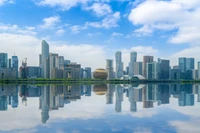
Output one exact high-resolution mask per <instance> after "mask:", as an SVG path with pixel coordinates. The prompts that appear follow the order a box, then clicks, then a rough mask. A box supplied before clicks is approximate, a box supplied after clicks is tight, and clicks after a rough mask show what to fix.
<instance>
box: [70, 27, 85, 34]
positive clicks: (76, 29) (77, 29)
mask: <svg viewBox="0 0 200 133" xmlns="http://www.w3.org/2000/svg"><path fill="white" fill-rule="evenodd" d="M69 28H70V30H71V31H72V33H74V34H77V33H79V32H80V31H81V30H85V29H87V26H81V25H73V26H71V27H69Z"/></svg>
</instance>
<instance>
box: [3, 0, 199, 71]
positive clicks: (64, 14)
mask: <svg viewBox="0 0 200 133" xmlns="http://www.w3.org/2000/svg"><path fill="white" fill-rule="evenodd" d="M155 5H157V6H155ZM100 7H101V8H100ZM162 7H167V8H162ZM172 7H173V8H172ZM199 7H200V2H199V1H198V0H191V1H179V0H171V1H158V0H154V1H143V0H142V1H138V0H136V1H124V0H114V1H110V0H106V1H103V0H96V1H94V2H92V1H89V0H86V1H85V2H83V1H80V0H76V1H74V2H71V3H70V2H69V1H64V2H63V1H61V0H57V1H53V0H50V1H47V0H38V1H23V2H22V1H19V0H7V1H0V12H1V14H0V48H1V51H0V52H6V53H8V55H9V57H11V56H12V55H15V54H16V55H18V58H19V60H22V59H24V58H26V57H27V58H28V64H30V65H32V66H37V65H39V64H38V62H39V59H38V54H39V53H40V44H41V40H43V39H45V40H46V41H47V42H48V43H49V45H50V47H51V48H50V51H54V52H56V53H59V54H61V55H63V56H64V57H65V58H67V59H68V58H69V59H71V60H74V61H75V62H79V63H80V64H82V65H83V67H86V66H91V67H92V68H93V70H94V69H95V68H99V67H104V66H105V62H106V59H114V53H115V52H116V51H122V60H123V62H124V66H127V65H128V63H129V61H130V59H129V53H130V52H131V51H136V52H137V53H138V55H137V56H138V61H142V57H143V56H144V55H151V56H154V57H155V59H156V58H158V57H160V58H162V59H169V60H170V63H171V64H170V65H171V66H174V65H177V61H178V57H187V58H189V57H194V58H195V59H196V62H197V61H200V55H199V54H198V51H199V50H198V49H200V47H199V46H198V43H199V38H200V33H199V32H198V31H199V29H200V27H199V25H198V22H199V17H198V14H199V10H198V8H199ZM143 9H145V10H143ZM30 14H31V15H30ZM80 14H81V15H80ZM167 14H172V15H167ZM183 14H184V15H183ZM77 15H79V16H78V17H77ZM149 16H153V17H149ZM24 18H25V19H24ZM27 20H29V21H27ZM11 40H12V41H11ZM176 44H180V45H176ZM30 53H31V54H30ZM36 57H37V58H36ZM97 59H98V62H95V61H96V60H97ZM93 62H95V63H93ZM195 68H197V65H196V63H195Z"/></svg>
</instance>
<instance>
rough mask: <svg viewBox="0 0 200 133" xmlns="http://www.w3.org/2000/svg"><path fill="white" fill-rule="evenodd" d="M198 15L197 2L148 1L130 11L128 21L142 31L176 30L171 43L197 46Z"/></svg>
mask: <svg viewBox="0 0 200 133" xmlns="http://www.w3.org/2000/svg"><path fill="white" fill-rule="evenodd" d="M199 14H200V1H199V0H191V1H182V0H171V1H158V0H151V1H150V0H148V1H145V2H143V3H141V4H139V5H137V6H136V7H135V8H133V9H132V11H131V13H130V14H129V20H130V21H131V22H132V23H133V24H134V25H142V30H144V27H148V28H149V29H152V31H154V30H156V29H158V30H174V29H177V30H178V32H177V33H176V35H175V36H173V37H172V38H171V39H170V42H172V43H189V44H199V42H200V32H197V31H199V30H200V25H199V21H200V17H198V16H199ZM138 30H139V31H140V30H141V28H140V29H138ZM138 30H136V31H138ZM147 31H148V30H147Z"/></svg>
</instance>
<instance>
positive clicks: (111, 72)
mask: <svg viewBox="0 0 200 133" xmlns="http://www.w3.org/2000/svg"><path fill="white" fill-rule="evenodd" d="M106 70H107V72H108V78H107V79H108V80H110V79H114V70H113V60H109V59H107V60H106Z"/></svg>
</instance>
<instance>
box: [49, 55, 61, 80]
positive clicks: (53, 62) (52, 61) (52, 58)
mask: <svg viewBox="0 0 200 133" xmlns="http://www.w3.org/2000/svg"><path fill="white" fill-rule="evenodd" d="M58 67H59V59H58V54H54V53H50V54H49V69H50V78H52V71H53V70H54V68H57V69H58Z"/></svg>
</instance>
